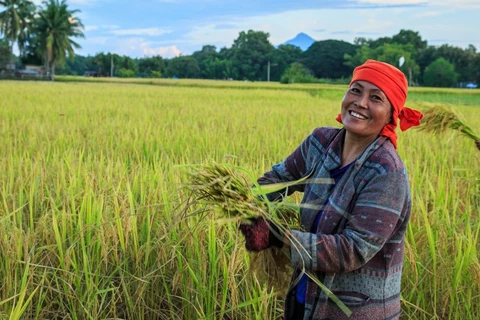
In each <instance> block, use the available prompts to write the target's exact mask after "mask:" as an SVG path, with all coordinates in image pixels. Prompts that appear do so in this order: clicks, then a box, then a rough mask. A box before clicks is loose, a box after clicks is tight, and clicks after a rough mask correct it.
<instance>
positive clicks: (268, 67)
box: [267, 60, 278, 82]
mask: <svg viewBox="0 0 480 320" xmlns="http://www.w3.org/2000/svg"><path fill="white" fill-rule="evenodd" d="M276 65H278V63H273V64H272V65H271V66H272V67H275V66H276ZM267 82H270V60H268V66H267Z"/></svg>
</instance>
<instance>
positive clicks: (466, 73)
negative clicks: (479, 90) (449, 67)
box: [436, 44, 475, 82]
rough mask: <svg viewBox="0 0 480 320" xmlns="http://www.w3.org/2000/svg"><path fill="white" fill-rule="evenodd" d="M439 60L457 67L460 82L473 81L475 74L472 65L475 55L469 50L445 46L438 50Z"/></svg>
mask: <svg viewBox="0 0 480 320" xmlns="http://www.w3.org/2000/svg"><path fill="white" fill-rule="evenodd" d="M436 53H437V55H436V57H437V58H444V59H445V60H447V61H449V62H450V63H452V64H453V65H454V66H455V71H456V72H458V74H459V78H458V81H461V82H467V81H471V79H472V77H473V72H474V70H472V68H471V63H472V60H473V57H474V55H475V54H473V53H472V52H471V51H469V50H468V49H462V48H459V47H455V46H450V45H447V44H444V45H442V46H440V47H438V48H437V50H436Z"/></svg>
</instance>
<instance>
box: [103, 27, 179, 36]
mask: <svg viewBox="0 0 480 320" xmlns="http://www.w3.org/2000/svg"><path fill="white" fill-rule="evenodd" d="M171 32H172V30H168V29H160V28H143V29H114V30H112V31H110V33H113V34H115V35H117V36H127V35H128V36H161V35H163V34H167V33H171Z"/></svg>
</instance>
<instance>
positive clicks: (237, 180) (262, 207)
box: [183, 161, 351, 315]
mask: <svg viewBox="0 0 480 320" xmlns="http://www.w3.org/2000/svg"><path fill="white" fill-rule="evenodd" d="M186 167H188V168H189V169H190V171H189V172H188V181H187V182H186V183H185V184H184V189H186V190H187V193H188V201H187V202H186V205H185V208H184V210H183V215H184V217H188V216H191V215H198V214H202V215H209V214H214V215H215V217H214V218H215V219H216V221H218V222H220V223H229V222H236V223H249V222H251V219H255V218H259V217H263V218H264V219H266V220H267V221H270V222H272V223H274V224H275V225H276V226H277V227H278V228H279V229H280V230H282V231H286V230H289V229H296V230H302V227H301V224H300V220H299V210H298V209H299V208H300V205H297V204H294V203H289V202H287V201H286V200H282V201H275V202H271V201H268V199H267V197H266V194H269V193H272V192H277V191H280V190H283V189H285V188H288V187H290V186H293V185H296V184H304V183H332V181H331V179H315V180H314V181H308V179H309V176H308V175H307V176H305V177H304V178H302V179H300V180H297V181H294V182H288V183H277V184H269V185H258V184H256V182H255V180H254V179H253V177H252V175H251V174H249V173H248V171H247V170H245V169H243V168H241V167H237V166H234V165H231V164H226V163H216V162H214V161H212V162H210V163H209V164H204V165H191V166H186ZM287 241H290V242H291V245H299V244H298V243H297V244H295V239H287ZM250 254H251V260H250V271H252V272H253V273H254V274H255V275H256V277H257V279H258V280H259V281H261V282H263V283H266V284H267V285H269V286H270V287H272V288H273V289H275V290H276V291H277V293H279V294H285V293H286V290H287V289H288V287H287V285H288V284H289V283H290V278H291V275H292V272H293V270H292V268H291V267H290V258H289V256H288V253H286V252H284V251H283V250H282V249H279V248H276V247H272V248H268V249H267V250H263V251H261V252H259V253H250ZM307 275H308V276H309V277H310V278H311V279H313V281H315V282H316V283H317V285H318V286H320V287H321V288H322V290H324V291H325V292H326V293H327V295H328V296H329V297H330V298H331V299H332V300H333V301H334V302H335V303H337V305H338V306H339V307H340V308H341V309H342V311H343V312H345V314H347V315H349V314H351V312H350V310H349V309H348V308H347V307H346V306H345V305H344V304H343V303H342V302H341V301H340V300H339V299H338V298H337V297H336V296H335V295H333V293H331V292H330V291H329V290H328V288H326V287H325V286H324V285H323V284H322V283H321V282H320V281H319V280H318V279H316V277H315V276H314V275H313V274H311V273H307Z"/></svg>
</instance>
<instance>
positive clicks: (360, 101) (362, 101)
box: [355, 94, 368, 108]
mask: <svg viewBox="0 0 480 320" xmlns="http://www.w3.org/2000/svg"><path fill="white" fill-rule="evenodd" d="M355 103H356V104H357V106H359V107H361V108H366V107H367V105H368V95H366V94H361V95H359V96H358V97H357V100H356V101H355Z"/></svg>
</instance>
